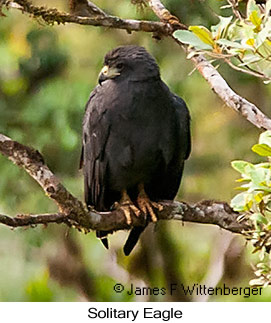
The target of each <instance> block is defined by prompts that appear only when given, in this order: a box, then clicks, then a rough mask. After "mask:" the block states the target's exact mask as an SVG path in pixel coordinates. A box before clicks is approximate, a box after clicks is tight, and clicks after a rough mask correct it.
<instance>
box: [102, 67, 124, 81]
mask: <svg viewBox="0 0 271 323" xmlns="http://www.w3.org/2000/svg"><path fill="white" fill-rule="evenodd" d="M118 75H120V73H119V71H118V69H117V68H115V67H109V66H108V65H105V66H104V67H103V68H102V70H101V73H100V74H99V84H100V85H101V84H102V83H103V81H106V80H108V79H113V78H115V77H116V76H118Z"/></svg>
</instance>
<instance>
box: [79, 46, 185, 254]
mask: <svg viewBox="0 0 271 323" xmlns="http://www.w3.org/2000/svg"><path fill="white" fill-rule="evenodd" d="M190 149H191V143H190V116H189V112H188V109H187V107H186V104H185V102H184V101H183V100H182V99H181V98H180V97H178V96H177V95H175V94H173V93H172V92H170V90H169V88H168V87H167V85H166V84H165V83H164V82H163V81H162V80H161V78H160V72H159V67H158V65H157V63H156V61H155V60H154V58H153V57H152V56H151V55H150V54H149V53H148V52H147V51H146V50H145V48H143V47H139V46H133V45H132V46H121V47H118V48H116V49H113V50H112V51H110V52H109V53H108V54H107V55H106V56H105V59H104V67H103V69H102V71H101V73H100V75H99V85H97V86H96V88H95V89H94V90H93V91H92V93H91V94H90V98H89V100H88V102H87V105H86V111H85V116H84V121H83V149H82V159H81V165H82V167H83V173H84V187H85V202H86V204H87V206H93V207H94V208H95V209H96V210H97V211H108V210H110V209H111V208H112V206H113V205H115V207H116V202H118V205H119V206H121V207H122V210H123V211H124V213H125V216H126V218H127V223H131V212H133V213H134V214H135V215H137V216H138V215H140V214H142V215H144V216H145V217H146V219H147V222H148V221H149V220H151V221H156V220H157V218H156V216H155V210H156V209H159V208H160V205H159V204H158V203H157V202H158V201H159V200H173V199H174V197H175V195H176V194H177V191H178V188H179V185H180V181H181V177H182V173H183V167H184V161H185V160H186V159H187V158H188V156H189V154H190ZM144 228H145V227H134V228H133V229H132V230H131V233H130V235H129V238H128V239H127V241H126V244H125V246H124V253H125V254H126V255H128V254H129V253H130V252H131V251H132V249H133V247H134V246H135V244H136V242H137V240H138V238H139V235H140V233H141V232H142V231H143V230H144ZM107 234H108V232H104V231H97V237H99V238H101V239H102V242H103V243H104V245H105V246H106V247H108V242H107V238H106V235H107Z"/></svg>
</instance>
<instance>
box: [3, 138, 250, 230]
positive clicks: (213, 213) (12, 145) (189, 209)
mask: <svg viewBox="0 0 271 323" xmlns="http://www.w3.org/2000/svg"><path fill="white" fill-rule="evenodd" d="M0 153H1V154H2V155H4V156H6V157H8V159H10V160H11V161H12V162H13V163H14V164H16V165H17V166H19V167H21V168H23V169H24V170H25V171H27V172H28V174H29V175H30V176H31V177H32V178H33V179H34V180H35V181H36V182H38V183H39V184H40V186H41V187H42V188H43V190H44V192H45V193H46V195H47V196H48V197H49V198H51V199H52V200H53V201H54V202H55V203H56V205H57V206H58V209H59V213H53V214H38V215H29V214H24V215H22V214H19V215H17V216H15V217H9V216H7V215H2V214H0V223H2V224H5V225H7V226H10V227H19V226H27V225H37V224H47V223H52V222H53V223H65V224H67V225H69V226H75V227H76V228H77V229H79V230H81V231H85V232H88V231H90V230H104V231H111V230H113V231H116V230H123V229H130V228H131V227H132V226H140V225H144V220H143V217H142V218H141V217H137V216H132V225H127V223H126V217H125V214H124V212H123V210H122V209H121V208H119V209H116V210H113V211H112V212H100V213H98V212H96V211H95V210H91V211H89V210H87V209H86V208H85V206H84V205H83V203H82V202H81V201H79V200H78V199H77V198H76V197H74V196H73V195H72V194H71V193H70V192H68V191H67V190H66V188H65V187H64V186H63V185H62V184H61V183H60V182H59V180H58V179H57V178H56V176H55V175H54V174H53V173H52V171H51V170H50V169H49V168H48V166H47V165H46V164H45V162H44V159H43V157H42V156H41V154H40V153H39V152H38V151H37V150H35V149H33V148H30V147H27V146H24V145H22V144H20V143H18V142H16V141H13V140H11V139H10V138H9V137H6V136H4V135H1V134H0ZM161 204H162V205H163V210H161V211H159V212H158V213H157V217H158V219H159V220H181V221H188V222H197V223H205V224H215V225H218V226H219V227H221V228H223V229H226V230H229V231H231V232H234V233H242V232H243V231H246V230H250V229H251V228H252V224H251V223H250V222H249V220H247V219H245V220H242V221H239V220H238V218H239V214H238V213H236V212H234V211H233V210H232V209H231V208H230V207H229V206H228V204H227V203H224V202H216V201H203V202H200V203H197V204H195V205H189V204H187V203H185V202H171V201H161Z"/></svg>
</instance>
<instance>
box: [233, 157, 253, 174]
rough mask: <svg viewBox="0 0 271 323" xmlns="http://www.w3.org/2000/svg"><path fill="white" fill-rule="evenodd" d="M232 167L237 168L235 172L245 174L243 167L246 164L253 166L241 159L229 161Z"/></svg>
mask: <svg viewBox="0 0 271 323" xmlns="http://www.w3.org/2000/svg"><path fill="white" fill-rule="evenodd" d="M231 166H232V168H234V169H235V170H237V172H239V173H241V174H245V169H246V167H247V166H253V165H252V164H251V163H249V162H246V161H243V160H234V161H232V162H231Z"/></svg>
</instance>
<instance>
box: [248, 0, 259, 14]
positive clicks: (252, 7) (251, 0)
mask: <svg viewBox="0 0 271 323" xmlns="http://www.w3.org/2000/svg"><path fill="white" fill-rule="evenodd" d="M253 11H256V12H257V14H258V15H259V16H260V14H261V11H260V8H259V7H258V6H257V4H256V1H255V0H248V3H247V18H249V17H250V15H251V14H252V12H253Z"/></svg>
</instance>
